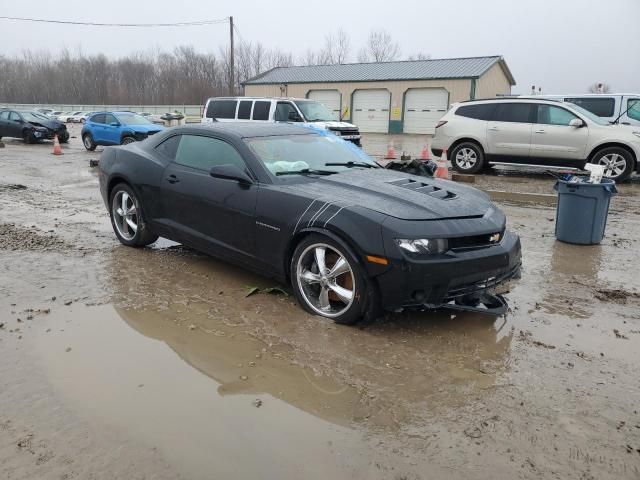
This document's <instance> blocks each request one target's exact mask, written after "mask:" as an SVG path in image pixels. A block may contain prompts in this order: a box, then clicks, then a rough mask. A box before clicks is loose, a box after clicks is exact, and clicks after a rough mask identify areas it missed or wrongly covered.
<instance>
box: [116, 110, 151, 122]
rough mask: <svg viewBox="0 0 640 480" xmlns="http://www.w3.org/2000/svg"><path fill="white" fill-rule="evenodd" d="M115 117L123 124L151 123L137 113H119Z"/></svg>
mask: <svg viewBox="0 0 640 480" xmlns="http://www.w3.org/2000/svg"><path fill="white" fill-rule="evenodd" d="M117 117H118V120H120V123H122V124H124V125H151V123H152V122H150V121H149V120H147V119H146V118H144V117H143V116H142V115H138V114H137V113H119V114H118V115H117Z"/></svg>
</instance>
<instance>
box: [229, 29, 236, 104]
mask: <svg viewBox="0 0 640 480" xmlns="http://www.w3.org/2000/svg"><path fill="white" fill-rule="evenodd" d="M229 38H230V43H231V55H230V62H229V63H230V70H231V72H230V73H231V75H230V76H229V94H230V95H235V90H236V88H235V87H236V81H235V80H236V71H235V70H236V69H235V59H234V55H235V54H234V51H233V17H229Z"/></svg>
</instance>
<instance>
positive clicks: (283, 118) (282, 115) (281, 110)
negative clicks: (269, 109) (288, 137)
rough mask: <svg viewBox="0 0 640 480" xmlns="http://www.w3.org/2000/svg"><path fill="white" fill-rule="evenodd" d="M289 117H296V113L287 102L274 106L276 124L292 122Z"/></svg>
mask: <svg viewBox="0 0 640 480" xmlns="http://www.w3.org/2000/svg"><path fill="white" fill-rule="evenodd" d="M289 115H293V116H294V118H296V117H298V111H297V110H296V108H295V107H294V106H293V105H291V104H290V103H289V102H278V104H277V105H276V113H275V116H274V117H275V121H276V122H293V121H294V120H292V119H291V118H289Z"/></svg>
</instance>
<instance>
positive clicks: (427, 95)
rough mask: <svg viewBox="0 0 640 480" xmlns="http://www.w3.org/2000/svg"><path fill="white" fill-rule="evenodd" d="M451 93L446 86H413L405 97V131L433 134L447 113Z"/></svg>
mask: <svg viewBox="0 0 640 480" xmlns="http://www.w3.org/2000/svg"><path fill="white" fill-rule="evenodd" d="M448 104H449V93H448V92H447V91H446V90H445V89H444V88H412V89H410V90H407V93H406V94H405V97H404V129H403V131H404V133H427V134H433V133H435V130H436V124H437V123H438V120H440V118H441V117H442V116H443V115H444V114H445V112H446V111H447V107H448Z"/></svg>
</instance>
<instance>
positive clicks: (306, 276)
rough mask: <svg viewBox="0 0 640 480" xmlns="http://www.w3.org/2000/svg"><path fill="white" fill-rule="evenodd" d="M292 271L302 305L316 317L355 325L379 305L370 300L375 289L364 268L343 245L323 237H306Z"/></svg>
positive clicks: (294, 256)
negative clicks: (370, 309) (372, 307)
mask: <svg viewBox="0 0 640 480" xmlns="http://www.w3.org/2000/svg"><path fill="white" fill-rule="evenodd" d="M319 262H320V263H322V264H323V265H324V268H323V269H321V268H320V267H319V266H318V263H319ZM289 268H290V278H291V286H292V287H293V292H294V294H295V296H296V299H297V300H298V303H299V304H300V306H301V307H302V308H304V309H305V310H306V311H307V312H309V313H311V314H313V315H319V316H321V317H324V318H327V319H330V320H333V321H334V322H336V323H340V324H344V325H352V324H354V323H356V322H358V321H359V320H360V319H361V318H362V316H363V315H364V314H365V313H366V310H367V308H368V307H369V306H371V305H374V304H375V302H371V301H369V300H370V299H369V296H370V295H372V294H374V292H375V289H372V288H369V281H368V279H367V277H366V275H365V274H364V270H363V268H362V266H361V265H360V264H359V263H358V261H357V259H356V257H355V255H354V254H353V253H352V252H351V249H350V248H349V247H348V246H347V245H346V244H344V243H343V242H340V241H336V240H334V239H332V238H329V237H326V236H324V235H319V234H312V235H309V236H306V237H304V238H303V239H302V241H301V242H300V243H299V244H298V245H297V247H296V249H295V251H294V252H293V256H292V258H291V264H290V267H289Z"/></svg>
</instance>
